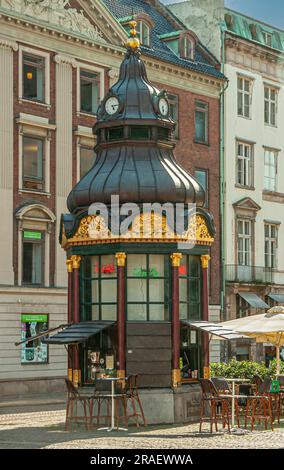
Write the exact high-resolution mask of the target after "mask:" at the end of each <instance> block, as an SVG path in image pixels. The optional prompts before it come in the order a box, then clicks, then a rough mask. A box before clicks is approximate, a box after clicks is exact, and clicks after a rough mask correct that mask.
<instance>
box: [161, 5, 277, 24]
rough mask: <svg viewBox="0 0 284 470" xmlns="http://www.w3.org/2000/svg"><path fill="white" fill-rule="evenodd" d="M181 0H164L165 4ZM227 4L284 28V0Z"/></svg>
mask: <svg viewBox="0 0 284 470" xmlns="http://www.w3.org/2000/svg"><path fill="white" fill-rule="evenodd" d="M180 1H181V0H162V2H163V3H164V4H165V5H167V4H169V3H179V2H180ZM202 1H203V0H200V2H202ZM225 6H226V7H228V8H232V10H236V11H239V12H240V13H244V14H245V15H248V16H251V17H252V18H255V19H258V20H261V21H264V22H265V23H268V24H270V25H272V26H276V27H278V28H281V29H283V30H284V0H225Z"/></svg>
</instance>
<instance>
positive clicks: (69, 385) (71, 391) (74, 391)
mask: <svg viewBox="0 0 284 470" xmlns="http://www.w3.org/2000/svg"><path fill="white" fill-rule="evenodd" d="M65 383H66V387H67V392H68V394H69V395H70V396H71V397H73V398H78V397H79V392H78V390H77V388H76V387H74V385H73V383H72V382H71V380H69V379H65Z"/></svg>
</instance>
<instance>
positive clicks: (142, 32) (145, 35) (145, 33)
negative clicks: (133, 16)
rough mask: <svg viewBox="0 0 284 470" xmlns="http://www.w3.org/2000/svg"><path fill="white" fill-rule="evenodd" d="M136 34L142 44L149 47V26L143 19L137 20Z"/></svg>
mask: <svg viewBox="0 0 284 470" xmlns="http://www.w3.org/2000/svg"><path fill="white" fill-rule="evenodd" d="M136 31H137V36H138V38H139V39H140V43H141V44H142V46H147V47H150V44H151V38H150V26H149V25H148V24H147V23H145V21H142V20H140V21H137V26H136Z"/></svg>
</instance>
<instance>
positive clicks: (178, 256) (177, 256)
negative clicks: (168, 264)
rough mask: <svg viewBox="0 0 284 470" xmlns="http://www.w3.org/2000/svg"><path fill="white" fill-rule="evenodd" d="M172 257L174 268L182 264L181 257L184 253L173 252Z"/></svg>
mask: <svg viewBox="0 0 284 470" xmlns="http://www.w3.org/2000/svg"><path fill="white" fill-rule="evenodd" d="M170 258H171V260H172V266H173V267H174V268H178V267H179V266H180V261H181V258H182V254H181V253H172V254H171V256H170Z"/></svg>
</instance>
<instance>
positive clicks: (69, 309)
mask: <svg viewBox="0 0 284 470" xmlns="http://www.w3.org/2000/svg"><path fill="white" fill-rule="evenodd" d="M66 266H67V273H68V294H67V323H71V322H72V321H73V318H72V277H73V274H72V273H73V263H72V260H71V259H70V258H68V259H67V260H66ZM72 354H73V351H72V346H70V345H69V346H68V379H69V380H71V382H72V381H73V367H72Z"/></svg>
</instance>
